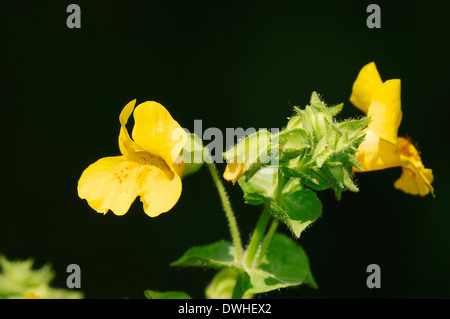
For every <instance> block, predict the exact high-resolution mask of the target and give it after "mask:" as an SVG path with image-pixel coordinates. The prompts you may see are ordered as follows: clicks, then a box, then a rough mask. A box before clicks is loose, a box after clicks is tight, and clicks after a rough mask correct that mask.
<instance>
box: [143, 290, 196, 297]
mask: <svg viewBox="0 0 450 319" xmlns="http://www.w3.org/2000/svg"><path fill="white" fill-rule="evenodd" d="M144 295H145V297H146V298H147V299H192V298H191V296H189V295H188V294H187V293H185V292H182V291H165V292H161V291H155V290H145V291H144Z"/></svg>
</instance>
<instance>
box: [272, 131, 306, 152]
mask: <svg viewBox="0 0 450 319" xmlns="http://www.w3.org/2000/svg"><path fill="white" fill-rule="evenodd" d="M278 138H279V145H280V151H281V154H282V155H283V159H284V158H289V159H290V158H295V157H297V156H299V155H300V154H301V153H302V151H303V150H304V149H305V148H310V147H311V146H310V145H309V142H308V133H306V131H305V130H303V129H301V128H294V129H291V130H283V131H282V132H281V133H280V134H279V135H278Z"/></svg>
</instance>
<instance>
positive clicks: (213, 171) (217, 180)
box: [205, 148, 242, 262]
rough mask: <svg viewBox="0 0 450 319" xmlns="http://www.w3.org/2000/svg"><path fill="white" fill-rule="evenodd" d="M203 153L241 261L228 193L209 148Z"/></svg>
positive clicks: (237, 235)
mask: <svg viewBox="0 0 450 319" xmlns="http://www.w3.org/2000/svg"><path fill="white" fill-rule="evenodd" d="M205 153H206V154H205V156H207V157H208V160H205V164H206V166H208V169H209V172H210V173H211V177H212V179H213V181H214V184H215V185H216V188H217V191H218V192H219V196H220V199H221V201H222V204H223V209H224V211H225V214H226V216H227V219H228V224H229V226H230V231H231V237H232V239H233V245H234V248H235V249H236V259H237V261H238V262H242V242H241V237H240V235H239V229H238V226H237V222H236V217H235V216H234V212H233V209H232V208H231V204H230V201H229V200H228V195H227V192H226V190H225V187H224V185H223V183H222V181H221V180H220V178H219V174H218V172H217V169H216V166H215V165H214V163H213V160H212V158H211V155H210V154H209V150H208V149H206V148H205Z"/></svg>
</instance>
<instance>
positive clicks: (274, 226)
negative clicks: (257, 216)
mask: <svg viewBox="0 0 450 319" xmlns="http://www.w3.org/2000/svg"><path fill="white" fill-rule="evenodd" d="M278 222H279V219H278V218H274V219H273V220H272V224H271V225H270V228H269V230H268V231H267V235H266V237H265V238H264V241H263V243H262V246H261V250H260V252H259V254H258V258H257V259H256V261H255V264H254V267H258V265H259V263H260V262H261V260H262V259H263V257H264V255H265V254H266V252H267V249H268V248H269V246H270V243H271V241H272V238H273V235H274V234H275V231H276V230H277V227H278Z"/></svg>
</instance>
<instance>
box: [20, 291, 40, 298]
mask: <svg viewBox="0 0 450 319" xmlns="http://www.w3.org/2000/svg"><path fill="white" fill-rule="evenodd" d="M24 299H42V298H41V297H39V296H38V295H36V294H35V293H34V292H29V293H27V294H26V296H25V297H24Z"/></svg>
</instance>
